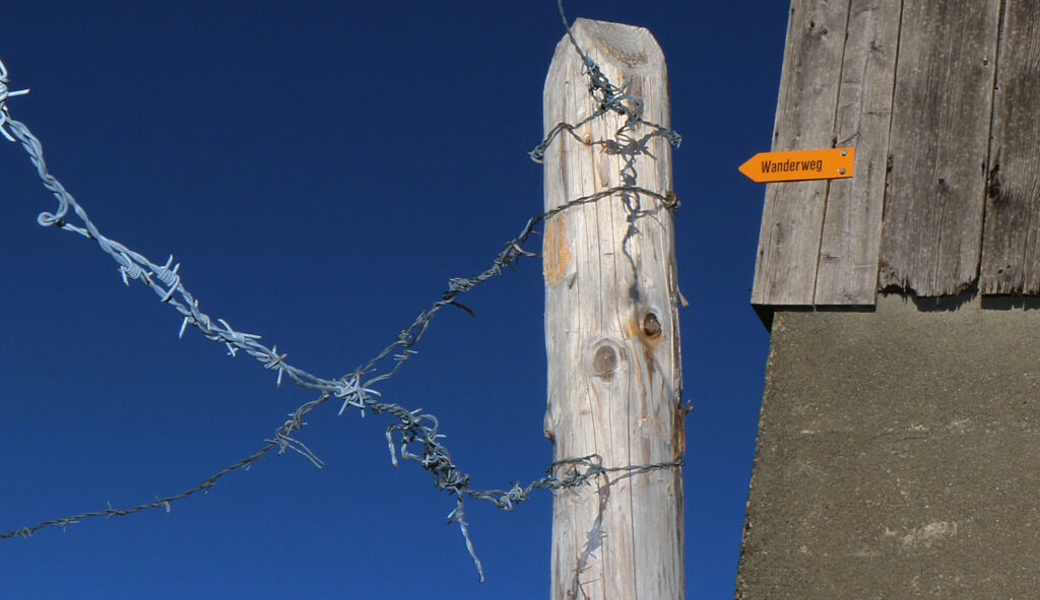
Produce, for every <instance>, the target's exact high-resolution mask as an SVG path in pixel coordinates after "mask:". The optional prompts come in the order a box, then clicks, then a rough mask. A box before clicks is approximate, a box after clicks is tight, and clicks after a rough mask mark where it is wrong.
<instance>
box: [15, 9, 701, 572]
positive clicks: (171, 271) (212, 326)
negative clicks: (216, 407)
mask: <svg viewBox="0 0 1040 600" xmlns="http://www.w3.org/2000/svg"><path fill="white" fill-rule="evenodd" d="M558 7H559V11H560V15H561V17H562V18H563V19H564V25H565V26H566V25H567V23H566V17H564V15H563V6H562V0H560V1H559V2H558ZM567 32H568V35H569V36H570V38H571V41H572V43H573V44H574V47H575V49H576V50H577V51H578V53H579V54H580V55H581V57H582V60H583V62H584V64H585V65H586V71H587V74H588V75H589V78H590V82H591V83H590V93H591V94H592V95H593V96H594V97H595V98H596V99H597V101H598V102H599V103H600V109H599V110H597V111H596V113H594V114H593V115H591V116H590V117H588V118H586V119H585V120H584V121H582V122H581V123H579V124H578V125H570V124H566V123H561V124H559V125H557V126H556V127H555V128H553V130H552V131H551V132H550V134H549V135H547V136H546V138H545V139H543V141H542V142H541V143H540V144H539V147H538V148H540V150H539V149H538V148H536V149H535V150H533V151H532V158H535V154H536V152H540V153H541V154H539V155H538V156H539V157H540V156H542V155H544V151H545V149H546V148H547V147H548V146H549V145H550V144H551V143H552V141H553V139H554V138H555V137H556V136H557V135H558V134H559V133H560V132H561V131H567V132H569V133H570V134H571V135H576V134H575V132H574V129H575V128H576V127H578V126H580V125H581V124H584V123H586V122H588V121H591V120H592V119H595V118H597V117H599V116H601V115H602V114H605V113H606V112H607V111H615V112H620V113H622V114H627V115H628V116H629V119H628V121H627V122H626V124H625V126H623V128H622V130H624V129H625V128H630V127H634V126H636V125H638V124H641V125H646V126H649V127H651V128H653V129H654V132H653V133H652V134H651V135H658V134H660V135H668V136H669V139H670V141H672V143H673V144H675V145H678V140H679V139H681V138H679V136H678V134H676V133H675V132H673V131H671V130H670V129H667V128H664V127H661V126H659V125H656V124H653V123H649V122H646V121H643V120H642V119H641V118H640V116H639V113H640V112H641V105H642V102H641V100H640V99H639V98H638V97H636V96H633V95H631V94H627V93H624V92H623V91H622V90H620V89H619V88H617V87H616V86H614V85H613V84H612V83H611V82H610V81H609V79H607V78H606V76H604V75H603V74H602V72H601V71H600V70H599V67H598V65H596V64H595V62H593V61H592V60H591V59H590V58H589V57H588V56H587V55H586V54H585V53H584V52H583V51H582V50H581V48H580V47H579V46H578V44H577V42H576V41H575V40H574V37H573V34H572V32H571V30H570V27H569V26H567ZM7 84H8V73H7V69H6V67H5V65H4V64H3V62H2V61H0V134H2V135H3V136H4V137H5V138H6V139H8V140H10V141H12V142H14V141H17V142H19V143H20V144H21V145H22V147H23V148H24V150H25V151H26V153H27V154H28V156H29V159H30V161H31V162H32V164H33V165H34V166H35V167H36V171H37V173H38V175H39V177H40V180H41V182H42V184H43V186H44V188H46V189H47V190H48V191H50V192H51V194H52V195H53V196H54V198H55V199H56V200H57V202H58V206H57V208H56V209H55V210H54V212H46V211H45V212H41V213H40V214H39V216H38V217H37V222H38V223H39V224H40V225H41V226H44V227H58V228H59V229H61V230H64V231H68V232H71V233H77V234H79V235H81V236H83V237H85V238H87V239H89V240H92V241H94V242H96V243H97V245H98V247H99V248H100V249H101V250H102V251H103V252H105V253H106V254H108V255H109V256H110V257H111V258H112V259H113V260H114V261H115V262H116V264H117V265H118V272H119V274H120V277H121V278H122V281H123V283H124V284H125V285H127V286H129V285H130V283H131V281H140V282H142V283H143V284H145V285H146V286H147V287H149V288H150V289H151V290H152V291H153V292H154V293H155V294H156V295H157V296H158V297H159V300H160V302H163V303H165V304H169V305H170V306H172V307H173V308H174V310H176V311H177V312H178V313H179V314H180V315H181V316H182V322H181V327H180V331H179V333H178V336H179V337H183V335H184V332H185V330H186V329H187V328H188V326H189V325H190V326H192V327H194V328H196V329H198V330H199V332H200V333H201V334H202V335H203V336H204V337H205V338H206V339H209V340H211V341H214V342H219V343H222V344H224V346H225V347H226V348H227V351H228V354H229V355H231V356H236V355H237V353H238V352H239V351H242V352H244V353H246V354H248V355H249V356H252V357H253V358H254V359H256V360H257V361H258V362H260V363H261V364H262V365H263V366H264V368H266V369H269V370H272V371H275V372H276V375H277V379H276V381H277V384H278V385H281V383H282V380H283V378H285V377H288V378H289V379H290V380H291V381H292V382H294V383H296V384H297V385H299V386H300V387H302V388H304V389H308V390H313V391H317V392H318V396H317V397H316V398H315V399H313V400H310V401H308V402H306V403H304V404H302V405H300V406H299V407H297V408H296V409H295V410H294V411H293V412H292V413H290V414H289V418H288V419H287V420H286V421H285V422H284V423H283V424H282V425H281V426H279V427H278V428H277V429H275V431H274V434H273V437H272V439H269V440H265V443H264V445H263V446H261V447H260V449H259V450H257V451H256V452H254V453H253V454H250V455H249V456H247V457H245V458H243V459H242V460H240V461H238V462H236V463H234V464H231V465H228V466H227V467H224V468H223V469H221V470H220V471H217V472H216V473H214V474H212V475H210V476H209V477H207V478H206V479H204V480H203V481H202V482H201V483H199V484H198V485H196V486H195V487H193V488H191V489H188V490H185V491H182V492H180V493H178V494H175V495H172V496H166V497H161V498H160V497H156V498H155V500H154V501H152V502H146V503H143V504H139V505H137V506H134V507H131V508H126V509H120V508H113V507H112V506H111V505H109V506H108V508H106V509H103V510H97V511H92V512H84V513H81V514H77V515H73V516H68V517H62V518H56V519H49V520H47V521H43V522H40V523H37V524H36V525H32V526H25V527H21V528H19V529H15V530H12V531H8V532H6V533H0V540H4V539H7V538H11V537H15V536H24V537H28V536H31V535H32V534H34V533H36V532H37V531H39V530H41V529H44V528H48V527H56V528H60V529H62V530H64V529H66V528H67V527H68V526H69V525H73V524H76V523H79V522H81V521H82V520H84V519H88V518H93V517H106V518H112V517H118V516H126V515H129V514H133V513H136V512H140V511H142V510H146V509H155V508H162V509H164V510H166V511H167V512H169V511H170V510H171V503H173V502H175V501H177V500H181V499H184V498H187V497H188V496H191V495H194V494H196V493H199V492H207V491H208V490H209V489H210V488H211V487H213V486H214V485H215V484H216V483H217V482H218V481H219V480H220V479H222V478H223V477H224V476H226V475H228V474H229V473H231V472H232V471H235V470H249V468H250V467H252V466H253V464H254V463H256V462H257V461H259V460H260V459H261V458H263V457H264V456H265V455H266V454H267V453H268V452H270V451H272V450H274V449H277V450H278V454H283V453H285V452H286V451H287V450H291V451H293V452H296V453H298V454H300V455H302V456H303V457H305V458H306V459H308V460H309V461H310V462H311V463H312V464H314V466H316V467H318V468H321V467H323V466H324V462H323V461H322V460H321V459H320V458H319V457H318V456H317V455H316V454H315V453H314V452H313V451H311V450H310V448H308V447H307V446H306V445H305V444H304V443H303V442H301V441H300V440H298V439H296V438H295V437H294V434H295V433H296V432H297V431H299V430H300V429H302V428H303V427H305V426H306V425H307V423H306V421H305V420H304V419H305V417H306V416H307V415H308V414H309V413H310V412H311V411H313V410H314V409H316V408H317V407H318V406H321V405H322V404H324V403H325V402H327V401H329V400H330V399H333V398H335V399H336V400H340V401H342V405H341V407H340V410H339V414H342V413H343V412H344V411H345V410H346V409H347V408H348V407H351V406H352V407H355V408H357V409H359V410H360V411H362V414H364V411H365V410H369V411H371V412H372V413H374V414H380V413H387V414H389V415H391V416H393V417H395V418H396V419H397V421H398V422H396V423H393V424H392V425H390V426H388V427H387V429H386V440H387V446H388V449H389V452H390V460H391V463H392V464H393V466H394V467H397V466H398V464H399V462H398V460H399V459H400V460H408V461H414V462H418V463H419V464H420V465H421V466H422V468H423V469H425V470H427V471H429V472H430V473H431V474H432V475H433V477H434V484H435V486H436V487H437V488H438V489H440V490H442V491H445V492H447V493H449V494H451V495H453V496H455V498H456V505H455V508H454V509H453V510H452V511H451V513H450V514H449V515H448V522H449V523H457V524H458V526H459V529H460V531H461V533H462V535H463V538H464V540H465V543H466V548H467V550H468V552H469V554H470V556H471V558H472V559H473V562H474V565H475V567H476V569H477V572H478V576H479V580H480V581H481V582H483V581H484V572H483V566H482V564H481V562H480V560H479V558H478V557H477V553H476V550H475V549H474V546H473V543H472V540H471V538H470V535H469V525H468V524H467V523H466V521H465V508H464V499H465V498H472V499H474V500H479V501H486V502H490V503H492V504H494V505H495V506H496V507H497V508H499V509H500V510H503V511H511V510H513V509H514V507H515V505H517V504H519V503H521V502H523V501H525V500H527V499H528V496H529V494H530V493H531V492H532V491H533V490H535V489H546V490H559V489H565V488H572V487H576V486H580V485H582V484H585V483H587V482H588V481H590V480H591V479H594V478H596V477H600V476H604V475H606V474H607V473H611V472H617V471H626V472H633V473H636V472H646V471H651V470H655V469H668V468H680V467H682V466H683V464H684V463H683V462H682V461H681V460H675V461H669V462H659V463H652V464H646V465H623V466H607V467H605V466H603V465H602V464H601V463H602V461H601V459H600V458H599V457H598V456H596V455H590V456H586V457H581V458H574V459H567V460H563V461H557V462H554V463H553V464H552V465H551V466H550V467H549V469H548V470H547V474H546V475H545V476H543V477H541V478H539V479H535V480H534V481H531V482H530V483H528V484H527V485H525V486H522V485H520V484H519V482H513V483H512V484H511V486H510V488H509V489H508V490H501V489H486V490H477V489H473V488H471V487H470V485H469V481H470V476H469V474H467V473H463V472H462V471H460V470H459V468H458V467H457V466H456V465H455V464H454V462H453V461H452V459H451V455H450V453H449V451H448V448H447V447H446V446H444V444H443V443H441V441H440V440H441V439H442V438H443V437H444V436H443V435H442V434H439V433H438V427H439V422H438V420H437V418H436V417H435V416H434V415H431V414H426V413H422V411H421V409H413V410H410V409H408V408H405V407H404V406H401V405H400V404H395V403H390V402H381V401H379V400H377V399H376V398H377V397H379V396H380V393H379V391H377V390H376V389H374V386H375V385H376V384H378V383H381V382H383V381H386V380H388V379H391V378H393V377H394V376H396V375H397V373H398V372H399V371H400V369H401V368H402V367H403V365H404V363H405V362H406V361H407V360H408V359H409V358H410V357H411V356H413V355H414V354H415V350H413V347H414V346H415V345H416V344H417V343H418V342H419V341H420V340H421V339H422V337H423V335H425V333H426V331H427V329H428V328H429V325H430V323H431V321H432V320H433V318H434V316H435V315H436V314H437V313H438V312H439V311H440V310H441V309H443V308H444V307H445V306H449V305H455V306H459V307H461V308H464V309H465V308H466V307H464V306H462V305H460V304H458V303H457V302H456V298H457V297H458V296H459V295H461V294H463V293H465V292H467V291H469V290H471V289H473V288H474V287H476V286H478V285H480V284H481V283H483V282H485V281H487V280H488V279H491V278H492V277H496V276H499V275H502V273H503V272H504V270H505V268H506V267H513V266H515V265H516V263H517V262H518V261H519V260H520V259H521V258H525V257H538V256H539V254H538V253H536V252H532V251H529V250H526V249H524V246H525V244H526V243H527V241H528V239H529V238H530V237H531V235H532V234H534V233H535V226H537V225H538V224H539V223H541V222H543V221H545V220H547V219H549V218H551V217H553V216H554V215H556V214H559V213H561V212H563V211H565V210H568V209H570V208H573V207H576V206H581V205H585V204H588V203H592V202H597V201H599V200H601V199H604V198H608V197H610V196H613V195H615V194H635V195H645V196H647V197H650V198H654V199H656V200H657V201H658V202H659V203H660V205H661V207H662V208H664V209H667V210H673V209H675V208H676V207H677V206H678V202H677V200H676V198H675V196H674V194H671V193H666V194H661V193H658V192H656V191H653V190H649V189H646V188H642V187H639V186H635V185H621V186H615V187H612V188H609V189H604V190H601V191H598V192H596V193H594V194H590V195H588V196H583V197H580V198H576V199H573V200H570V201H568V202H566V203H564V204H561V205H560V206H557V207H555V208H553V209H551V210H548V211H546V212H544V213H542V214H540V215H538V216H536V217H533V218H531V219H529V220H528V221H527V223H526V224H525V225H524V227H523V228H522V229H521V230H520V232H519V233H518V234H517V236H516V237H514V238H513V239H511V240H509V241H507V242H506V243H505V244H504V245H503V246H502V250H500V251H499V253H498V254H497V255H496V256H495V258H494V260H493V261H492V262H491V264H490V266H488V267H487V268H486V269H485V270H484V271H482V272H480V273H478V274H476V275H474V276H471V277H455V278H452V279H450V280H449V281H448V287H447V289H445V291H444V292H443V293H442V294H441V296H440V298H439V299H438V300H436V301H434V302H432V303H431V304H430V305H429V306H428V307H427V308H425V309H424V310H421V311H420V312H419V314H418V315H417V316H416V317H415V319H414V320H413V321H412V323H411V324H410V325H408V326H407V327H406V328H404V329H402V330H401V331H400V332H399V333H398V334H397V336H396V337H395V339H394V340H393V341H392V342H390V343H389V344H388V345H387V346H385V347H384V348H383V349H382V350H381V351H380V352H378V353H377V354H376V355H374V356H373V357H372V358H370V359H369V360H368V361H367V362H365V363H363V364H361V365H359V366H358V367H356V368H355V369H354V370H353V371H351V372H349V373H347V374H345V375H343V376H341V377H339V378H337V379H327V378H323V377H319V376H317V375H314V374H311V373H309V372H307V371H305V370H303V369H301V368H299V367H297V366H295V365H293V364H291V363H290V362H289V361H287V360H286V358H287V354H285V353H281V354H279V352H278V349H277V346H271V347H267V346H266V345H264V344H263V343H261V342H260V339H261V336H260V335H257V334H252V333H245V332H242V331H238V330H236V329H235V328H233V327H232V326H231V325H230V323H228V321H227V320H225V319H222V318H214V317H211V316H210V315H209V314H207V313H205V312H203V311H202V310H201V309H200V308H199V300H198V299H197V298H195V297H194V296H193V295H192V294H191V293H190V292H189V291H188V289H187V288H186V287H185V285H184V282H183V279H182V276H181V273H180V266H181V265H180V263H176V264H175V263H174V259H173V256H172V255H171V256H170V257H169V258H168V259H167V260H166V262H165V263H164V264H161V265H160V264H157V263H154V262H152V261H150V260H149V259H148V258H146V257H145V256H143V255H142V254H140V253H138V252H136V251H134V250H132V249H130V248H128V247H127V246H125V245H123V244H122V243H120V242H118V241H116V240H113V239H111V238H109V237H106V236H105V235H103V234H102V233H101V232H100V230H99V229H98V227H97V226H96V225H95V224H94V222H93V221H92V220H91V219H90V217H89V215H88V214H87V212H86V210H85V209H84V208H83V206H82V205H80V204H79V203H78V202H77V201H76V199H75V198H74V197H73V195H72V194H71V193H69V191H68V190H67V189H66V188H65V187H64V185H62V183H61V182H60V181H59V180H58V179H57V178H56V177H55V176H54V175H52V174H51V173H50V171H49V170H48V169H47V164H46V162H45V161H44V157H43V145H42V144H41V142H40V140H39V139H38V138H37V137H36V136H34V135H33V134H32V132H31V131H30V130H29V128H28V126H26V125H25V124H24V123H22V122H21V121H17V120H15V119H12V118H11V117H10V114H9V110H8V107H7V105H6V100H7V99H8V98H10V97H14V96H20V95H24V94H27V93H28V92H29V90H27V89H26V90H19V91H17V92H10V91H8V86H7ZM626 101H627V102H629V103H630V104H631V106H629V105H626V104H625V102H626ZM632 107H638V108H632ZM619 133H620V132H619ZM536 160H538V161H540V158H536ZM70 210H71V211H72V213H73V214H74V215H75V217H76V218H78V220H79V222H80V225H76V224H73V223H70V222H69V221H68V220H67V218H68V217H69V211H70ZM467 310H468V309H467ZM388 361H389V363H390V366H388V367H387V366H384V365H386V363H387V362H388ZM414 446H419V449H416V450H414V451H413V449H412V448H413V447H414ZM564 467H565V468H564ZM561 468H563V472H564V474H563V475H562V476H559V475H557V474H556V472H557V471H558V470H560V469H561Z"/></svg>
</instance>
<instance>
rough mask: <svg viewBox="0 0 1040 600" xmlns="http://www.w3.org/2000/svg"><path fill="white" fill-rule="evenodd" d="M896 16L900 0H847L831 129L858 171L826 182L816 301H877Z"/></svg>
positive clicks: (818, 303) (855, 303)
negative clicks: (853, 155) (853, 157)
mask: <svg viewBox="0 0 1040 600" xmlns="http://www.w3.org/2000/svg"><path fill="white" fill-rule="evenodd" d="M899 19H900V5H899V3H898V2H891V1H890V0H852V1H851V2H850V3H849V18H848V27H847V36H846V42H845V50H844V55H843V59H842V65H841V75H840V78H841V82H840V87H839V90H838V106H837V118H836V121H837V123H836V126H835V132H836V136H837V146H839V147H843V146H855V148H856V165H855V176H854V177H852V178H850V179H836V180H834V181H831V182H830V186H829V188H828V190H827V202H826V211H825V213H824V218H823V234H822V239H821V240H820V254H819V265H818V267H817V272H816V286H815V288H816V292H815V298H814V304H816V305H858V306H873V305H874V302H875V294H876V288H877V272H878V247H879V245H880V242H881V217H882V215H883V214H884V206H885V174H886V170H885V167H886V162H887V160H888V130H889V126H890V124H891V120H892V86H893V84H894V78H895V66H896V52H897V49H898V44H899ZM820 76H823V75H822V74H821V75H820ZM833 76H834V77H837V76H838V75H837V74H834V75H833Z"/></svg>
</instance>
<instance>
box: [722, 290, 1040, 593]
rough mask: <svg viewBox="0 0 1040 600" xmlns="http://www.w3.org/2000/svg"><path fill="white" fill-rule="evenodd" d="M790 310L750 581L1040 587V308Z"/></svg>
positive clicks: (769, 587) (965, 303) (901, 302)
mask: <svg viewBox="0 0 1040 600" xmlns="http://www.w3.org/2000/svg"><path fill="white" fill-rule="evenodd" d="M920 302H922V304H921V305H918V304H915V302H914V301H912V300H909V299H905V298H903V297H901V296H888V297H879V298H878V305H877V309H876V312H822V311H821V312H801V311H793V310H783V309H778V310H777V311H776V313H775V315H774V321H773V327H772V341H771V349H770V355H769V361H768V364H767V368H766V383H765V395H764V398H763V404H762V414H761V422H760V428H759V437H758V444H757V450H756V455H755V465H754V471H753V474H752V479H751V490H750V495H749V501H748V511H747V522H746V528H745V533H744V541H743V550H742V555H741V559H740V567H739V573H738V578H737V593H736V597H737V598H738V599H741V600H765V599H770V600H780V599H787V598H791V599H794V598H797V599H799V600H824V599H826V600H835V599H842V598H855V599H857V600H859V599H869V598H897V599H901V598H918V597H928V598H957V599H965V598H971V599H979V598H1038V597H1040V310H1036V309H1035V308H1036V300H1035V299H1031V300H1026V301H1025V302H1028V303H1032V304H1031V305H1030V306H1023V305H1022V304H1021V302H1019V304H1018V305H1017V306H1015V305H1014V304H1015V303H1014V302H1010V301H1007V300H1000V299H991V298H987V299H986V300H985V303H986V304H985V306H983V305H982V304H981V302H980V301H979V300H978V299H977V298H961V299H959V300H954V301H943V300H936V299H929V300H922V301H920Z"/></svg>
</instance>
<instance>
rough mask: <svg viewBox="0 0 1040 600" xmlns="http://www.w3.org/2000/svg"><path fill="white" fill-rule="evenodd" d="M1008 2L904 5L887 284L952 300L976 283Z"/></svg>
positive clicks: (912, 1)
mask: <svg viewBox="0 0 1040 600" xmlns="http://www.w3.org/2000/svg"><path fill="white" fill-rule="evenodd" d="M1000 4H1001V1H1000V0H973V1H972V2H948V1H946V0H905V1H904V3H903V18H902V29H901V32H900V46H899V58H898V64H897V66H896V85H895V97H894V102H893V115H892V133H891V138H890V155H891V156H890V161H889V163H890V165H891V171H890V172H889V177H888V194H887V197H886V200H885V216H884V224H883V234H882V237H881V265H880V273H879V275H878V284H879V286H880V287H882V288H883V289H887V290H898V291H903V292H908V293H912V294H917V295H920V296H943V295H952V294H956V293H959V292H962V291H965V290H968V289H970V288H971V287H972V286H974V285H975V283H976V280H977V274H978V268H979V258H980V250H981V238H982V213H983V199H984V197H985V182H986V169H987V165H986V157H987V150H988V147H989V143H988V138H989V125H990V108H991V102H992V90H993V75H994V63H995V61H996V50H997V37H998V25H999V24H998V20H999V14H1000Z"/></svg>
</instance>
